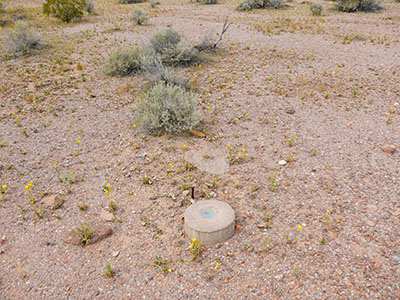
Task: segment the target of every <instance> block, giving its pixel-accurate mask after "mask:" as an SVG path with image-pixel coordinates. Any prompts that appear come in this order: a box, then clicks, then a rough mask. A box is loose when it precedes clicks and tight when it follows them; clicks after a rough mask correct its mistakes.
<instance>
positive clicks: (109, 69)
mask: <svg viewBox="0 0 400 300" xmlns="http://www.w3.org/2000/svg"><path fill="white" fill-rule="evenodd" d="M138 71H140V50H139V49H136V48H135V49H128V50H125V49H118V50H116V51H114V52H112V53H111V55H110V56H109V58H108V60H107V62H106V64H105V66H104V73H106V74H107V75H111V76H127V75H130V74H134V73H137V72H138Z"/></svg>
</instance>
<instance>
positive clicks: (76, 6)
mask: <svg viewBox="0 0 400 300" xmlns="http://www.w3.org/2000/svg"><path fill="white" fill-rule="evenodd" d="M85 6H86V1H85V0H46V2H45V3H43V13H44V14H45V15H51V16H53V17H56V18H58V19H60V20H61V21H63V22H65V23H69V22H71V21H72V20H73V19H75V18H81V17H82V16H83V10H84V8H85Z"/></svg>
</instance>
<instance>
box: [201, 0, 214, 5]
mask: <svg viewBox="0 0 400 300" xmlns="http://www.w3.org/2000/svg"><path fill="white" fill-rule="evenodd" d="M196 2H197V3H200V4H218V0H196Z"/></svg>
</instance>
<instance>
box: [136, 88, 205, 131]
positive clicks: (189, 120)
mask: <svg viewBox="0 0 400 300" xmlns="http://www.w3.org/2000/svg"><path fill="white" fill-rule="evenodd" d="M195 100H196V96H195V95H194V94H192V93H191V92H189V91H187V90H185V89H183V88H181V87H179V86H176V85H171V84H165V83H161V82H160V83H158V84H156V85H155V86H153V88H152V89H151V90H150V91H149V92H148V93H146V94H145V96H144V97H143V100H141V101H140V102H138V104H137V107H136V112H135V115H134V123H135V124H137V125H138V126H139V127H140V128H141V129H142V130H143V131H144V132H146V133H149V134H158V133H161V132H169V133H179V132H186V131H190V130H191V129H193V127H194V126H196V125H197V124H198V123H199V121H200V116H199V115H198V113H196V112H195V103H194V102H195Z"/></svg>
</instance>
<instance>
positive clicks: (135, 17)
mask: <svg viewBox="0 0 400 300" xmlns="http://www.w3.org/2000/svg"><path fill="white" fill-rule="evenodd" d="M148 19H149V18H148V17H147V15H146V13H145V12H144V10H143V9H141V8H136V9H135V10H134V11H133V13H132V15H131V20H132V21H133V22H134V23H135V24H136V25H143V24H144V23H145V22H146V21H147V20H148Z"/></svg>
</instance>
